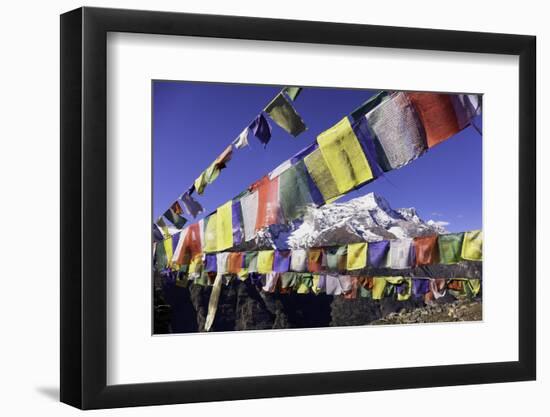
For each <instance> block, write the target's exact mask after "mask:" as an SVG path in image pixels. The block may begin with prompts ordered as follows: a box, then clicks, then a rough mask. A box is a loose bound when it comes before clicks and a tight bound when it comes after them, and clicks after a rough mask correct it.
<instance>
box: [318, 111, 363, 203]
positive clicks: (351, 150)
mask: <svg viewBox="0 0 550 417" xmlns="http://www.w3.org/2000/svg"><path fill="white" fill-rule="evenodd" d="M317 143H318V144H319V149H320V150H321V153H322V155H323V158H324V159H325V162H326V164H327V167H328V169H329V171H330V174H331V175H332V178H333V179H334V181H335V183H336V187H337V189H338V192H339V193H340V194H344V193H346V192H348V191H349V190H351V189H353V188H355V187H356V186H358V185H359V184H362V183H364V182H366V181H368V180H371V179H372V178H373V175H372V171H371V169H370V166H369V163H368V161H367V158H366V156H365V153H364V152H363V149H362V148H361V145H360V144H359V141H358V139H357V137H356V136H355V133H354V131H353V129H352V127H351V124H350V122H349V119H348V118H347V117H344V118H343V119H342V120H340V121H339V122H338V123H337V124H335V125H334V126H332V127H331V128H330V129H327V130H325V131H324V132H323V133H321V134H320V135H319V136H317Z"/></svg>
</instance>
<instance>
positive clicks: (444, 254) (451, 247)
mask: <svg viewBox="0 0 550 417" xmlns="http://www.w3.org/2000/svg"><path fill="white" fill-rule="evenodd" d="M463 239H464V233H450V234H447V235H440V236H439V238H438V239H437V243H438V246H439V261H440V263H442V264H446V265H450V264H456V263H458V262H460V255H461V250H462V240H463Z"/></svg>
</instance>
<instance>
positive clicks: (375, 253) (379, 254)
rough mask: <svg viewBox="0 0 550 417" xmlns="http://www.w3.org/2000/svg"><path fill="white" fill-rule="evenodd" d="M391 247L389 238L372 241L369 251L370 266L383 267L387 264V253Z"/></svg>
mask: <svg viewBox="0 0 550 417" xmlns="http://www.w3.org/2000/svg"><path fill="white" fill-rule="evenodd" d="M389 247H390V242H389V241H387V240H381V241H378V242H370V243H369V250H368V253H367V257H368V266H370V267H372V268H383V267H384V266H385V265H386V255H387V253H388V249H389Z"/></svg>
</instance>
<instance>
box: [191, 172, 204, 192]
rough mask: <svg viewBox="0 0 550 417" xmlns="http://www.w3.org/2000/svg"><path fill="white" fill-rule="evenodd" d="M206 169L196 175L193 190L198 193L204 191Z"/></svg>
mask: <svg viewBox="0 0 550 417" xmlns="http://www.w3.org/2000/svg"><path fill="white" fill-rule="evenodd" d="M206 184H207V183H206V171H203V172H202V173H201V175H199V176H198V178H197V179H196V180H195V182H194V184H193V185H194V186H195V190H196V191H197V193H198V194H202V193H203V192H204V189H205V187H206Z"/></svg>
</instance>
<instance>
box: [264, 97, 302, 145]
mask: <svg viewBox="0 0 550 417" xmlns="http://www.w3.org/2000/svg"><path fill="white" fill-rule="evenodd" d="M264 111H265V112H266V113H267V114H268V115H269V117H271V120H273V121H274V122H275V123H277V124H278V125H279V126H280V127H281V128H283V129H284V130H286V131H287V132H288V133H290V134H291V135H292V136H294V137H296V136H298V135H299V134H300V133H302V132H304V131H305V130H306V129H307V127H306V125H305V124H304V121H303V120H302V118H301V117H300V115H299V114H298V113H296V110H295V109H294V107H293V106H292V104H291V103H290V102H289V101H288V100H287V98H286V97H285V96H284V94H282V93H279V94H277V96H275V98H274V99H273V100H272V101H271V102H270V103H269V104H268V105H267V106H266V108H265V109H264Z"/></svg>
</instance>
